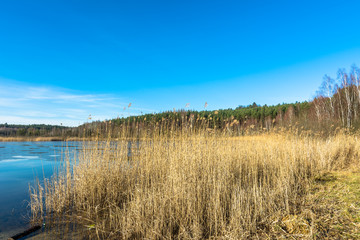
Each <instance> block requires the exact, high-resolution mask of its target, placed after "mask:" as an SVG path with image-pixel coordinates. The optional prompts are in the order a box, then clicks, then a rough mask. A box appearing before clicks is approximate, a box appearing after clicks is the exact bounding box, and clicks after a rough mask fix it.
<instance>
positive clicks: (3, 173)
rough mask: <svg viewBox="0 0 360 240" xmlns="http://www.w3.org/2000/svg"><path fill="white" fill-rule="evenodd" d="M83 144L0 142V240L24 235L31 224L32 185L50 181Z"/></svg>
mask: <svg viewBox="0 0 360 240" xmlns="http://www.w3.org/2000/svg"><path fill="white" fill-rule="evenodd" d="M80 145H81V143H80V142H68V143H64V142H41V143H39V142H26V143H24V142H0V194H1V197H0V239H7V237H10V236H11V235H13V234H15V233H18V232H19V231H20V232H21V231H22V230H24V229H25V228H26V227H27V223H28V220H29V216H30V213H29V208H28V202H27V201H28V200H29V193H28V189H29V184H33V183H34V180H35V179H36V177H38V178H40V179H42V178H43V177H50V176H51V175H52V173H53V171H54V169H55V167H57V166H58V165H59V164H60V161H59V160H61V159H63V158H64V156H65V152H66V151H68V153H70V154H67V155H69V156H71V155H72V154H71V152H72V151H74V150H76V149H77V148H78V147H79V146H80Z"/></svg>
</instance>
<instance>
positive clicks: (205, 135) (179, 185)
mask: <svg viewBox="0 0 360 240" xmlns="http://www.w3.org/2000/svg"><path fill="white" fill-rule="evenodd" d="M126 136H128V135H127V132H126V131H125V130H124V131H123V132H122V133H121V136H120V137H119V140H118V141H116V142H114V141H111V140H108V141H91V142H87V143H85V142H84V147H83V149H82V151H81V152H79V153H78V154H76V155H75V156H71V158H70V157H68V158H67V159H65V161H64V166H63V168H62V169H61V170H60V171H59V173H58V174H56V175H55V176H54V177H53V178H51V179H45V181H44V184H38V186H34V187H33V188H31V208H32V213H33V220H34V221H45V222H46V223H47V224H48V223H49V222H57V223H62V222H64V221H73V222H75V223H76V224H77V225H79V226H84V228H86V229H88V231H86V234H87V235H88V236H89V237H90V238H98V239H145V238H146V239H210V238H215V239H247V238H271V237H272V236H274V234H275V236H276V234H279V233H281V231H283V230H282V229H280V230H279V229H277V228H276V227H274V226H275V225H276V223H277V222H278V221H279V219H282V218H284V217H285V216H295V215H296V214H299V213H301V211H302V206H303V205H304V201H305V199H306V195H307V190H308V187H309V186H310V185H311V182H312V180H313V179H314V176H316V175H318V174H320V173H321V172H323V171H328V170H331V169H337V168H341V169H343V168H347V167H349V166H350V165H352V164H353V163H355V162H356V161H357V159H358V156H359V149H360V148H359V147H360V146H359V143H358V142H357V141H356V137H355V136H349V135H345V134H342V133H339V134H337V135H336V136H332V137H329V138H327V139H322V138H319V137H316V136H310V135H305V134H304V135H301V134H298V133H294V132H277V133H267V134H261V135H254V136H243V137H236V138H234V137H230V136H224V135H221V136H219V135H218V134H216V133H212V132H209V131H206V130H204V131H198V132H196V133H195V132H191V131H189V132H185V131H182V132H180V131H177V132H174V133H171V134H155V133H152V134H151V136H150V135H147V134H146V133H144V134H143V135H141V137H139V138H138V139H137V140H134V139H133V138H128V137H126ZM59 216H61V217H59ZM301 231H302V232H301V233H302V234H303V236H305V237H309V238H311V236H312V234H314V232H313V229H312V225H311V222H308V223H307V225H306V226H305V227H304V228H303V229H302V230H301Z"/></svg>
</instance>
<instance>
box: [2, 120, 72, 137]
mask: <svg viewBox="0 0 360 240" xmlns="http://www.w3.org/2000/svg"><path fill="white" fill-rule="evenodd" d="M72 134H73V128H70V127H65V126H54V125H45V124H31V125H19V124H7V123H5V124H0V136H2V137H15V136H19V137H40V136H41V137H55V136H71V135H72Z"/></svg>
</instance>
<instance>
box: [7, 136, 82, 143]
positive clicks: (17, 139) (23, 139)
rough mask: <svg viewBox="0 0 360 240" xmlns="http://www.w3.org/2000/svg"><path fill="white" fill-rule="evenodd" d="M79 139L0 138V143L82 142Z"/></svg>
mask: <svg viewBox="0 0 360 240" xmlns="http://www.w3.org/2000/svg"><path fill="white" fill-rule="evenodd" d="M82 140H84V138H79V137H69V138H64V137H0V142H55V141H82Z"/></svg>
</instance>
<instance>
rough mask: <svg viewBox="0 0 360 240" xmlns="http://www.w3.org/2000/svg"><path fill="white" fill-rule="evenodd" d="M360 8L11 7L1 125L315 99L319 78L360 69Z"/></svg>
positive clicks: (260, 4) (7, 9)
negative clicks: (205, 104) (3, 123)
mask: <svg viewBox="0 0 360 240" xmlns="http://www.w3.org/2000/svg"><path fill="white" fill-rule="evenodd" d="M358 9H360V2H359V1H330V0H328V1H307V0H305V1H257V0H249V1H245V0H242V1H209V0H207V1H186V0H182V1H173V0H171V1H136V0H131V1H103V0H102V1H100V0H98V1H90V0H84V1H78V0H73V1H64V0H62V1H56V0H51V1H49V0H43V1H38V0H32V1H28V0H23V1H19V0H4V1H1V3H0V123H2V122H8V123H52V124H59V123H60V122H61V123H64V124H65V125H77V124H79V123H83V122H85V121H87V117H88V115H89V114H91V115H92V117H93V120H104V119H110V118H114V117H117V116H118V115H119V116H127V115H129V114H140V113H141V112H143V113H148V112H160V111H165V110H171V109H173V108H176V109H179V108H184V107H185V105H186V103H190V108H191V109H196V110H202V109H203V108H204V107H203V106H204V103H205V102H208V108H209V109H218V108H230V107H231V108H234V107H236V106H238V105H248V104H250V103H252V102H254V101H255V102H257V103H259V104H268V105H271V104H278V103H282V102H294V101H303V100H309V99H311V98H312V96H313V95H314V93H315V91H316V90H317V88H318V86H319V85H320V83H321V81H322V77H323V75H325V74H329V75H331V76H335V75H336V71H337V69H338V68H340V67H341V68H349V67H350V66H351V65H352V64H357V65H358V66H359V60H360V59H359V57H360V31H359V23H360V19H359V17H358V15H359V14H358ZM129 102H132V106H131V107H130V108H126V110H124V109H123V108H124V107H127V106H128V103H129Z"/></svg>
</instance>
